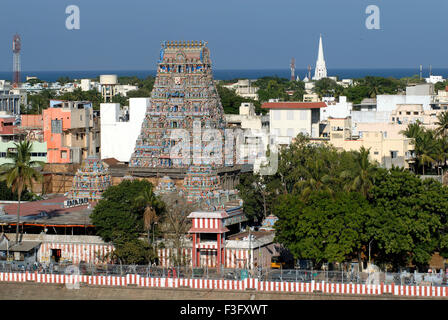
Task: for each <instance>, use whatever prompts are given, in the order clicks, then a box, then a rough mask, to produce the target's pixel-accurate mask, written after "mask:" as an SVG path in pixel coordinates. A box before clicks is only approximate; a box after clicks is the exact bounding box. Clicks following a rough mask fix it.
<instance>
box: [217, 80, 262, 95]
mask: <svg viewBox="0 0 448 320" xmlns="http://www.w3.org/2000/svg"><path fill="white" fill-rule="evenodd" d="M253 82H254V80H249V79H244V80H243V79H240V80H238V82H236V83H231V84H225V85H223V87H224V88H227V89H230V90H234V91H235V93H236V94H237V95H238V96H240V97H243V98H249V99H253V100H258V93H257V92H258V87H254V86H253V85H252V83H253Z"/></svg>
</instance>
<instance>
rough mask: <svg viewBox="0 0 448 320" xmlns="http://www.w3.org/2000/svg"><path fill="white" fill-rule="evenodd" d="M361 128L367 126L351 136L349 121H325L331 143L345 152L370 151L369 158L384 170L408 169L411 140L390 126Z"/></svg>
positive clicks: (395, 127)
mask: <svg viewBox="0 0 448 320" xmlns="http://www.w3.org/2000/svg"><path fill="white" fill-rule="evenodd" d="M363 125H366V126H365V127H358V134H357V135H353V134H352V124H351V119H350V118H345V119H341V118H339V119H334V118H328V127H329V130H328V131H329V138H330V143H331V144H332V145H333V146H335V147H336V148H337V149H340V150H345V151H359V149H360V148H361V147H364V148H366V149H369V150H370V159H371V160H372V161H376V162H377V163H378V164H379V165H380V166H382V167H385V168H391V167H392V166H396V167H404V168H409V162H411V161H413V158H412V152H413V150H414V146H413V145H412V143H411V139H409V138H406V137H405V136H403V135H402V134H401V133H400V132H401V130H399V128H398V127H397V126H394V125H393V124H384V125H383V126H381V127H378V124H375V125H374V126H372V124H363Z"/></svg>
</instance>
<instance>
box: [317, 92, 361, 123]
mask: <svg viewBox="0 0 448 320" xmlns="http://www.w3.org/2000/svg"><path fill="white" fill-rule="evenodd" d="M323 100H324V102H326V104H327V107H326V108H321V109H320V121H325V120H327V119H328V118H329V117H332V118H346V117H349V116H350V115H351V112H352V109H353V103H351V102H348V101H347V97H345V96H340V97H339V102H336V101H325V99H324V98H323Z"/></svg>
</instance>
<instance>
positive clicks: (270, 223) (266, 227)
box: [260, 214, 278, 231]
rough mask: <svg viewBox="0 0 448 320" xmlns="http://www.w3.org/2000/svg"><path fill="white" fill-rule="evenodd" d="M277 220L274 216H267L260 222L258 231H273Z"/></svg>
mask: <svg viewBox="0 0 448 320" xmlns="http://www.w3.org/2000/svg"><path fill="white" fill-rule="evenodd" d="M277 220H278V218H277V217H276V216H274V215H272V214H271V215H269V216H267V217H266V218H265V219H264V220H263V221H262V222H261V227H260V231H274V230H275V229H274V224H275V222H276V221H277Z"/></svg>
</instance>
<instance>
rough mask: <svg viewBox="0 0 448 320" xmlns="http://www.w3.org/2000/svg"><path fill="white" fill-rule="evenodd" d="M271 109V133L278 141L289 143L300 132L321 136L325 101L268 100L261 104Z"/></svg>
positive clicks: (315, 136)
mask: <svg viewBox="0 0 448 320" xmlns="http://www.w3.org/2000/svg"><path fill="white" fill-rule="evenodd" d="M261 107H262V108H263V109H269V123H270V135H271V137H272V136H276V137H277V138H276V141H271V143H275V142H276V143H277V144H281V145H288V144H290V143H291V141H292V139H294V138H295V137H297V135H298V134H299V133H302V134H305V135H308V136H310V137H312V138H318V137H319V120H320V109H321V108H325V107H327V104H326V103H325V102H271V103H270V102H267V103H264V104H263V105H262V106H261Z"/></svg>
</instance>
